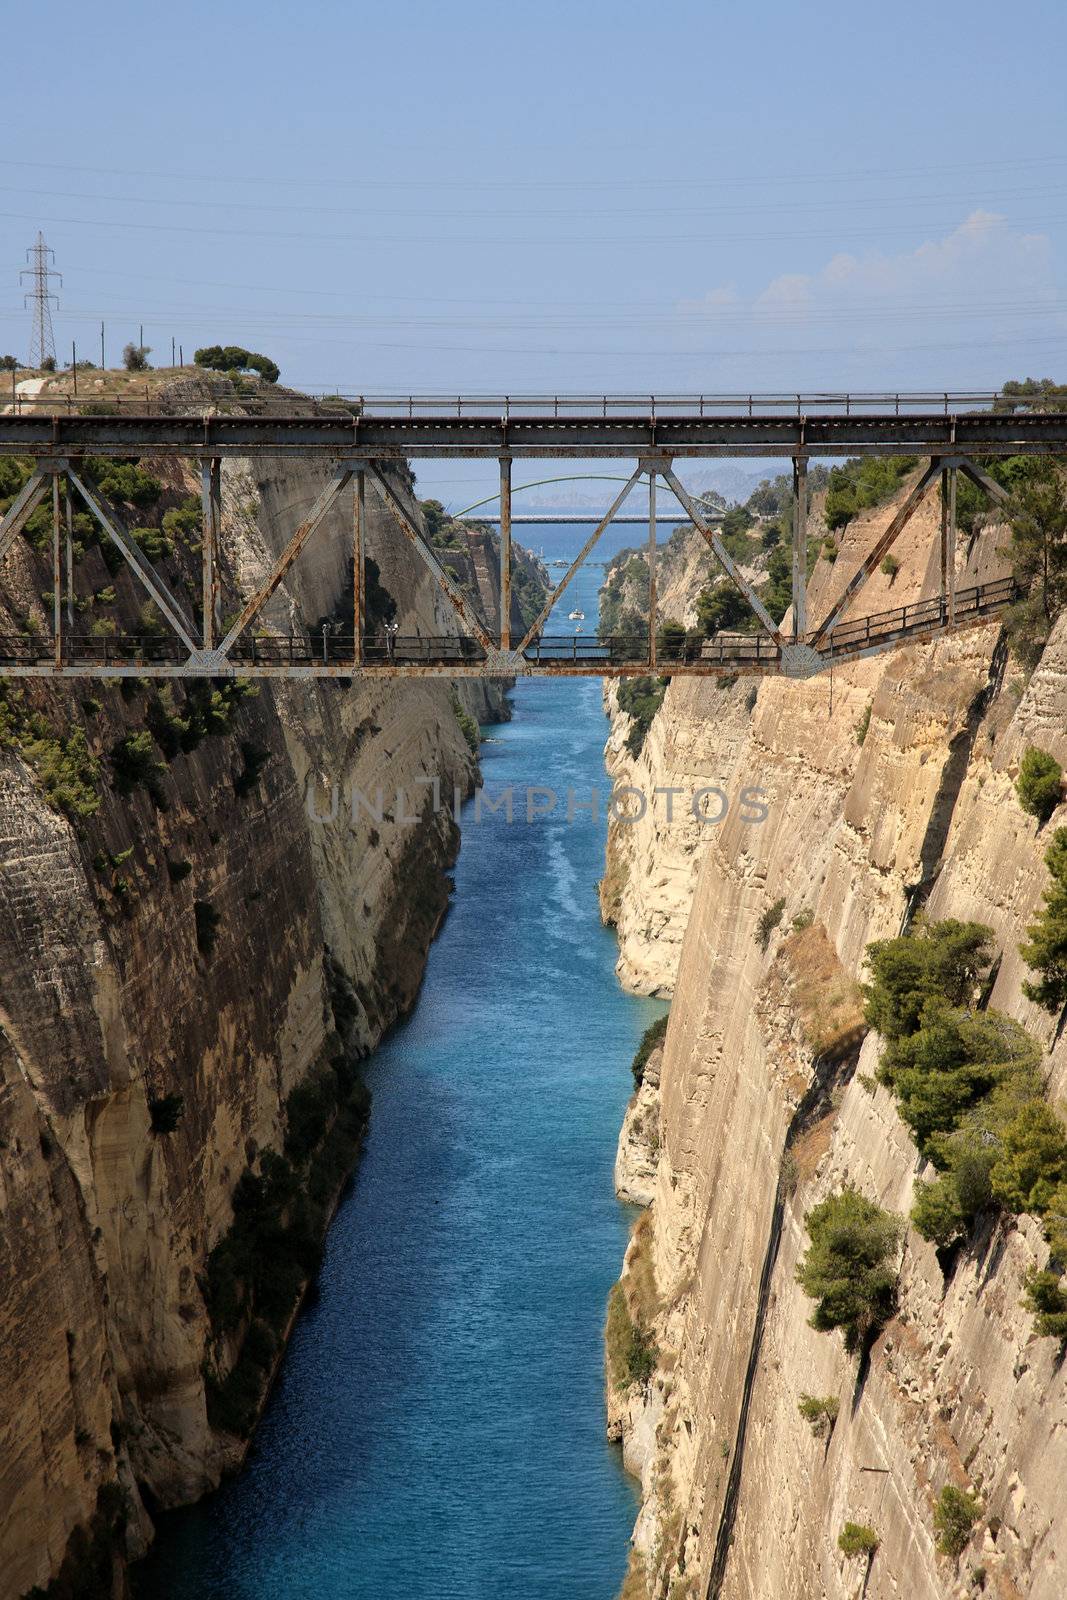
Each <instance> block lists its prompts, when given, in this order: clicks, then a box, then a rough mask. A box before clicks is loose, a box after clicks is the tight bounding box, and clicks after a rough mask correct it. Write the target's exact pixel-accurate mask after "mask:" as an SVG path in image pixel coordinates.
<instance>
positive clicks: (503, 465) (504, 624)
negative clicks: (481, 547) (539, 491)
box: [500, 456, 511, 650]
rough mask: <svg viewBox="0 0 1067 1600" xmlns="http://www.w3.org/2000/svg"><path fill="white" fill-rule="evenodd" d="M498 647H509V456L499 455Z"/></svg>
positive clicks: (505, 648) (506, 648) (504, 648)
mask: <svg viewBox="0 0 1067 1600" xmlns="http://www.w3.org/2000/svg"><path fill="white" fill-rule="evenodd" d="M500 648H501V650H510V649H511V457H510V456H501V457H500Z"/></svg>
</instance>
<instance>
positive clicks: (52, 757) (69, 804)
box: [0, 679, 100, 821]
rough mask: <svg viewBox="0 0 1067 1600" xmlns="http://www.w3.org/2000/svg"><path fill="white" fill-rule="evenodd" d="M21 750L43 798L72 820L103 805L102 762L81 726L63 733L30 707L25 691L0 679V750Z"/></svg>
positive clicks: (88, 815)
mask: <svg viewBox="0 0 1067 1600" xmlns="http://www.w3.org/2000/svg"><path fill="white" fill-rule="evenodd" d="M5 746H6V747H8V748H10V749H13V750H17V751H18V753H19V755H20V756H21V757H22V759H23V760H24V761H25V762H26V764H27V766H28V767H29V768H30V770H31V771H32V772H33V775H34V777H35V778H36V779H37V781H38V783H39V784H40V785H41V788H42V790H43V791H44V794H45V797H46V798H47V800H48V803H49V804H50V805H51V806H54V807H55V809H56V810H57V811H62V812H63V813H64V815H66V816H68V817H69V818H70V819H71V820H72V821H78V820H82V819H84V818H86V817H91V816H93V815H95V813H96V812H97V811H98V810H99V809H100V796H99V794H98V792H97V784H98V780H99V777H100V763H99V761H97V759H96V757H95V756H93V755H92V754H91V753H90V751H89V743H88V740H87V739H86V737H85V733H84V731H83V730H82V729H81V728H74V729H72V730H71V732H69V733H59V732H57V731H56V729H54V728H53V727H52V724H51V723H50V722H49V721H48V719H47V717H45V716H44V715H43V714H42V713H41V712H38V711H32V710H31V709H30V708H29V706H28V705H27V702H26V698H25V695H24V694H23V693H22V691H21V690H12V689H9V688H8V687H7V685H6V684H5V682H4V680H3V679H0V749H3V748H4V747H5Z"/></svg>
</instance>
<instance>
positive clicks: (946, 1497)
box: [934, 1483, 982, 1560]
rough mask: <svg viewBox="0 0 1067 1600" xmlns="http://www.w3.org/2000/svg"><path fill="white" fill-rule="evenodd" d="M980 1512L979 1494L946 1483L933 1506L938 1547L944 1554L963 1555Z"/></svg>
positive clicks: (954, 1556)
mask: <svg viewBox="0 0 1067 1600" xmlns="http://www.w3.org/2000/svg"><path fill="white" fill-rule="evenodd" d="M981 1514H982V1502H981V1501H980V1500H979V1498H978V1496H977V1495H976V1494H970V1493H968V1492H967V1491H965V1490H963V1489H957V1488H956V1486H955V1484H952V1483H946V1485H945V1487H944V1488H943V1489H942V1491H941V1494H940V1497H939V1498H938V1502H937V1505H936V1506H935V1507H934V1528H935V1529H936V1531H937V1548H938V1549H939V1550H940V1552H941V1554H942V1555H943V1556H951V1557H952V1558H953V1560H955V1559H956V1557H958V1556H960V1555H962V1553H963V1551H964V1549H965V1548H966V1545H967V1541H968V1540H969V1539H970V1537H971V1531H972V1529H973V1528H974V1525H975V1523H976V1522H977V1521H978V1518H979V1517H980V1516H981Z"/></svg>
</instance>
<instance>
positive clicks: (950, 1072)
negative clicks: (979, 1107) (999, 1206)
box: [878, 999, 1041, 1165]
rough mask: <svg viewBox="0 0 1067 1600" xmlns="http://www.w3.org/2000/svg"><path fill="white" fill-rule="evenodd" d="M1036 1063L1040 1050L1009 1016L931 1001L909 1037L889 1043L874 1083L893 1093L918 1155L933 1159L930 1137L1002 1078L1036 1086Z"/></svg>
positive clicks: (953, 1124) (951, 1126)
mask: <svg viewBox="0 0 1067 1600" xmlns="http://www.w3.org/2000/svg"><path fill="white" fill-rule="evenodd" d="M1040 1059H1041V1051H1040V1047H1039V1046H1038V1045H1037V1043H1036V1042H1035V1041H1034V1040H1033V1039H1031V1038H1030V1036H1029V1034H1028V1033H1027V1032H1026V1030H1025V1029H1024V1028H1022V1027H1020V1025H1019V1024H1018V1023H1017V1022H1015V1021H1014V1019H1013V1018H1011V1017H1006V1016H1003V1015H1001V1013H1000V1012H997V1011H988V1012H972V1011H969V1010H963V1009H954V1008H953V1007H951V1006H949V1005H948V1004H946V1002H945V1001H943V1000H940V999H931V1000H927V1001H926V1004H925V1005H924V1007H923V1010H922V1015H921V1017H920V1020H919V1026H918V1027H917V1028H916V1030H915V1032H914V1033H912V1034H911V1035H909V1037H908V1038H906V1039H895V1040H892V1041H891V1042H890V1045H889V1047H888V1049H887V1050H886V1053H885V1055H884V1057H883V1058H882V1061H881V1063H880V1065H879V1068H878V1080H879V1082H880V1083H883V1084H885V1086H886V1087H887V1088H889V1089H892V1091H893V1093H894V1094H895V1095H896V1098H897V1106H898V1109H899V1112H900V1115H901V1118H902V1119H903V1121H904V1122H906V1123H907V1125H908V1127H909V1128H910V1129H911V1132H912V1136H913V1138H914V1140H915V1143H916V1145H917V1147H918V1149H919V1150H920V1152H921V1153H922V1154H923V1155H924V1156H926V1157H927V1159H934V1160H935V1161H936V1160H937V1146H936V1143H935V1136H936V1135H944V1134H951V1133H953V1132H954V1131H955V1130H956V1129H957V1128H958V1127H959V1126H960V1123H961V1121H962V1120H963V1117H964V1114H965V1113H966V1112H967V1111H969V1110H970V1108H971V1107H972V1106H974V1105H975V1104H977V1102H978V1101H979V1100H981V1099H983V1098H984V1097H985V1096H986V1095H988V1094H989V1092H990V1090H991V1089H993V1088H994V1087H996V1085H998V1084H1000V1083H1003V1082H1005V1081H1006V1080H1007V1079H1008V1078H1010V1077H1018V1078H1023V1077H1025V1078H1026V1081H1027V1082H1028V1083H1032V1082H1035V1081H1037V1080H1036V1078H1035V1077H1034V1074H1036V1071H1037V1067H1038V1063H1039V1061H1040ZM938 1164H939V1165H940V1164H941V1163H940V1162H938Z"/></svg>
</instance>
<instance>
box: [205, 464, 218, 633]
mask: <svg viewBox="0 0 1067 1600" xmlns="http://www.w3.org/2000/svg"><path fill="white" fill-rule="evenodd" d="M200 498H201V503H202V505H203V511H204V535H203V556H202V561H203V566H202V572H203V598H202V606H203V618H202V622H201V631H202V633H203V639H204V649H205V650H213V649H214V648H215V627H216V624H217V622H218V613H219V584H218V575H217V571H216V563H217V561H218V553H219V533H220V530H221V527H222V461H221V459H220V458H219V457H218V456H205V457H204V458H203V460H202V462H201V465H200Z"/></svg>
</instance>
